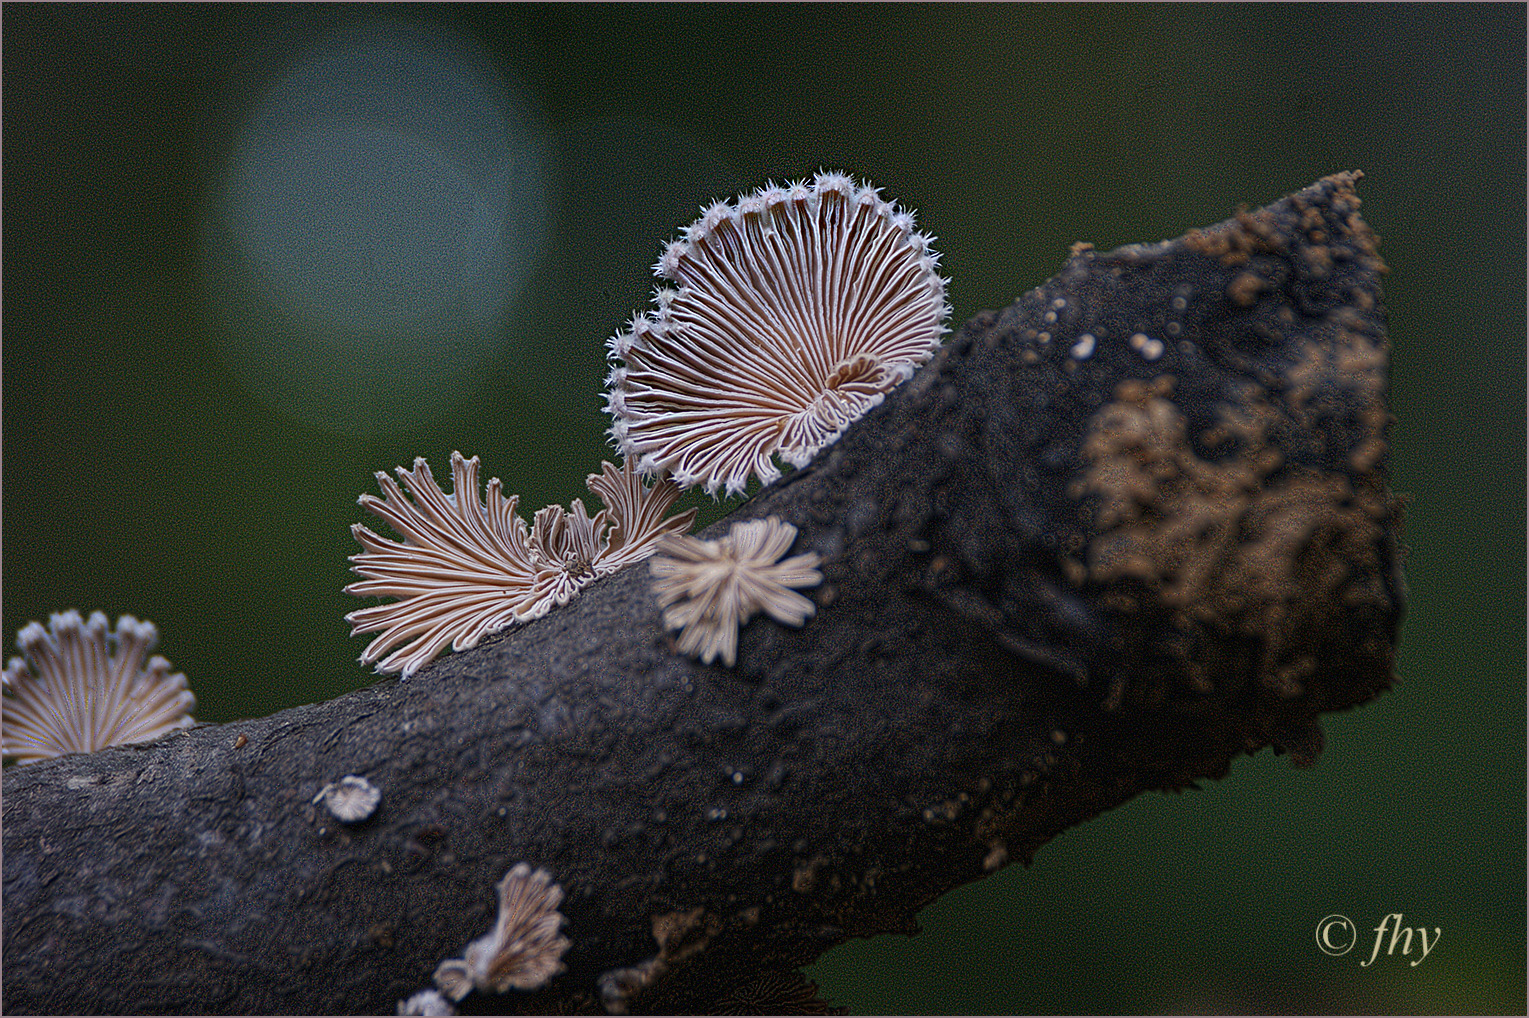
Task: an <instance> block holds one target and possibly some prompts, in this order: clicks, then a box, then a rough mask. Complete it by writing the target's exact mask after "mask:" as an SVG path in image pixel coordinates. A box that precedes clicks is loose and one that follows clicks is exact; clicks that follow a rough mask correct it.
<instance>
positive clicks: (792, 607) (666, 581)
mask: <svg viewBox="0 0 1529 1018" xmlns="http://www.w3.org/2000/svg"><path fill="white" fill-rule="evenodd" d="M795 540H796V528H795V527H793V526H792V525H791V524H789V523H786V522H784V521H782V520H781V519H779V518H777V517H775V516H770V517H766V518H765V519H762V520H745V521H744V522H742V523H737V524H734V525H733V527H732V528H731V529H730V530H729V531H728V532H727V534H726V535H725V536H723V537H722V538H720V539H718V540H715V541H702V540H700V539H698V538H694V537H687V536H684V535H675V536H672V537H666V538H665V539H664V540H663V541H662V542H661V543H660V544H659V551H658V554H656V555H654V556H653V558H652V559H651V561H650V562H649V565H648V568H649V570H650V571H651V572H652V574H653V577H654V579H653V592H654V594H655V595H656V596H657V597H658V603H659V605H660V606H661V607H662V608H663V609H664V622H665V624H666V625H668V626H669V627H670V628H671V629H678V630H680V638H679V648H680V650H681V651H683V652H684V653H686V654H689V655H691V656H692V657H699V658H700V659H701V661H702V662H703V663H706V664H710V663H711V662H712V661H714V660H716V659H717V658H719V657H720V658H721V659H722V663H723V664H725V665H727V666H728V667H732V665H733V663H734V661H735V660H736V658H737V653H738V627H739V626H741V625H743V624H744V623H745V622H747V621H748V620H749V619H751V618H753V617H754V615H755V614H756V613H758V612H764V613H765V614H766V615H769V616H770V617H771V618H772V619H774V620H775V621H776V622H780V623H783V624H785V625H788V626H800V625H802V624H803V623H804V622H805V621H806V620H807V619H808V618H809V617H810V616H811V615H812V614H813V612H814V610H815V608H814V605H813V603H812V601H811V600H810V599H808V598H806V597H803V596H802V595H801V594H798V593H797V592H796V591H795V590H792V589H791V588H793V587H797V588H801V587H815V586H817V585H818V584H819V583H822V582H823V574H822V573H820V572H818V569H817V567H818V565H819V564H821V562H822V559H821V557H820V556H818V555H817V554H816V553H815V552H808V553H807V554H805V555H794V556H792V557H791V558H788V559H785V560H784V561H782V560H781V556H782V555H784V554H785V553H786V552H787V551H788V550H790V548H791V543H792V542H793V541H795Z"/></svg>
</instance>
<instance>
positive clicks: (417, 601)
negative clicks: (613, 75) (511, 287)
mask: <svg viewBox="0 0 1529 1018" xmlns="http://www.w3.org/2000/svg"><path fill="white" fill-rule="evenodd" d="M930 241H931V238H930V237H929V236H927V235H925V234H923V233H919V232H918V231H917V230H915V229H914V223H913V215H912V213H910V212H907V211H904V210H901V209H899V208H898V206H897V205H896V204H895V203H893V202H888V201H885V200H883V199H882V198H881V196H880V192H879V191H878V190H877V189H876V188H873V187H870V186H869V185H860V184H857V183H856V182H855V181H854V180H853V179H852V178H850V177H848V176H846V175H845V174H842V173H819V174H818V175H817V176H816V177H814V178H813V180H812V181H811V182H810V183H808V182H806V181H801V182H797V183H793V184H790V185H788V186H785V187H778V186H773V185H772V186H768V187H765V188H763V189H761V190H759V191H756V192H754V193H752V194H747V195H743V196H740V197H739V199H738V201H737V204H729V203H726V202H717V203H715V204H713V205H712V206H710V207H709V208H707V209H705V210H704V212H703V215H702V216H701V218H700V219H698V220H696V222H694V223H692V224H691V225H690V226H688V227H686V228H685V230H684V231H683V235H682V236H681V237H680V239H678V240H675V241H673V242H672V243H670V244H669V245H667V246H666V247H665V249H664V251H663V254H662V257H660V258H659V261H658V264H657V265H656V266H655V267H654V271H655V273H656V274H657V275H658V276H659V277H660V278H661V279H662V280H665V281H666V285H662V286H660V287H658V288H657V289H656V290H655V294H654V305H655V307H654V309H653V310H650V311H647V312H644V313H642V314H639V315H636V316H635V317H634V318H633V319H632V320H631V321H630V322H629V323H628V326H627V328H626V329H624V330H623V331H621V332H619V333H618V334H617V335H615V336H614V337H613V338H612V339H611V340H610V341H609V343H608V347H609V358H610V361H611V365H612V367H611V371H610V374H609V376H608V378H607V380H606V385H607V393H606V406H607V409H608V410H609V412H610V414H611V416H612V419H613V423H612V425H611V428H610V435H611V437H612V439H613V440H614V443H615V445H616V446H617V448H618V450H619V451H620V453H621V455H622V457H623V458H624V459H623V463H622V465H621V466H620V467H617V466H615V465H613V464H611V463H602V464H601V470H600V473H598V474H591V475H589V477H588V479H587V484H588V486H589V489H590V491H591V492H592V493H594V494H595V495H597V496H599V498H600V501H601V503H602V505H603V508H601V509H600V510H599V511H598V512H597V513H595V514H594V515H593V516H591V515H590V514H589V512H588V510H586V509H585V507H584V503H583V502H582V501H581V500H579V499H574V500H573V502H572V503H571V504H570V505H569V507H568V508H567V509H564V508H563V507H562V506H548V507H546V508H544V509H541V510H539V511H538V512H536V513H535V515H534V516H533V517H532V520H531V523H530V524H529V525H528V524H527V523H526V521H525V520H524V519H523V518H521V516H520V515H519V514H518V508H519V499H518V498H517V497H516V496H514V495H505V494H504V493H503V491H502V489H501V485H500V482H499V480H498V479H497V478H495V479H493V480H490V481H489V482H488V484H487V486H486V488H485V489H484V490H483V491H482V492H481V493H480V489H479V463H478V458H477V457H476V456H475V457H472V458H471V459H468V458H465V457H463V456H462V454H461V453H459V452H454V453H452V456H451V468H452V490H451V492H450V493H447V492H444V491H442V490H441V488H440V486H439V485H438V484H437V483H436V481H435V478H434V477H433V476H432V475H431V472H430V468H429V466H428V465H427V464H426V463H425V461H424V460H423V459H417V460H415V462H414V468H413V469H412V470H406V469H404V468H403V467H399V468H397V474H398V480H397V481H395V480H394V479H393V478H391V477H389V476H388V475H387V474H385V473H378V474H377V481H378V484H379V485H380V486H381V488H382V497H381V498H378V497H376V496H374V495H370V494H367V495H362V496H361V498H360V503H361V505H362V506H363V507H365V508H366V509H367V510H368V511H370V512H372V513H374V514H375V515H376V516H378V517H380V518H381V519H383V520H385V521H386V522H387V523H388V525H389V526H391V527H392V528H393V530H394V531H396V532H397V533H398V535H399V536H400V538H401V539H400V540H393V539H390V538H386V537H382V536H379V535H378V534H377V533H375V532H373V531H372V530H371V529H369V528H368V527H365V526H362V525H360V524H356V525H355V526H353V527H352V533H353V534H354V535H355V537H356V539H357V540H358V541H359V542H360V543H361V546H362V549H363V550H362V551H361V552H360V553H358V554H356V555H353V556H351V562H352V563H353V567H352V568H353V569H354V570H355V572H356V573H358V574H359V575H361V576H362V577H363V579H362V580H360V581H358V582H356V583H352V584H350V585H349V586H348V587H346V588H345V589H346V591H347V592H349V593H352V594H357V595H362V596H382V597H388V598H394V599H395V600H392V601H389V602H387V603H383V604H378V605H373V606H371V607H368V608H362V609H359V610H357V611H354V612H351V613H350V614H349V615H347V616H346V620H347V621H348V622H350V623H351V624H352V627H353V628H352V634H356V633H371V632H374V633H377V634H378V635H377V636H376V637H375V638H373V639H372V641H371V642H370V643H369V644H368V645H367V647H366V649H365V650H364V651H363V652H362V654H361V660H362V662H363V663H366V664H373V665H376V667H377V668H378V670H379V671H383V672H401V673H402V676H403V677H404V678H408V677H409V676H411V675H413V674H414V673H415V672H417V671H418V670H419V669H420V668H421V667H423V666H424V665H425V664H427V663H428V662H429V661H431V660H433V659H434V658H435V657H436V656H437V655H438V654H439V653H440V652H441V651H442V650H444V649H446V648H447V647H448V646H449V647H450V648H451V649H452V650H464V649H466V648H469V647H473V646H476V645H477V643H478V642H479V641H480V640H481V639H482V638H483V637H484V636H486V635H487V634H489V633H494V632H497V631H499V630H501V629H504V628H505V627H507V626H511V625H514V624H517V623H522V622H526V621H529V620H531V619H534V618H537V617H539V616H541V615H544V614H546V613H547V612H548V611H550V610H552V609H553V608H555V607H557V606H559V605H563V604H566V603H568V601H569V600H570V599H571V598H572V597H573V596H574V595H575V594H577V593H578V592H579V591H580V590H581V589H583V588H584V587H585V586H587V585H589V584H590V583H592V582H593V581H595V580H597V579H599V578H600V577H602V576H607V575H609V574H610V573H613V572H615V571H616V570H618V569H621V568H623V567H625V566H628V565H632V564H634V563H636V562H639V561H642V560H644V559H648V558H650V557H652V564H651V571H652V574H653V577H654V583H653V591H654V596H655V598H656V599H657V600H658V602H659V605H660V607H661V608H662V609H663V618H664V622H665V625H666V626H668V627H670V628H672V629H675V630H678V631H679V638H678V641H677V646H678V647H679V649H680V650H681V651H682V652H683V653H686V654H690V655H693V656H695V657H698V658H700V659H701V660H702V661H703V662H706V663H711V662H714V661H717V660H719V659H720V661H721V662H722V663H723V664H724V665H727V666H729V667H730V666H732V665H733V664H734V663H735V662H736V655H737V633H738V627H739V626H742V625H743V624H744V623H746V622H747V621H748V620H749V619H750V618H752V617H753V616H754V615H756V614H759V613H761V612H763V613H765V614H767V615H769V616H770V617H771V618H772V619H774V620H775V621H777V622H780V623H783V624H786V625H792V626H800V625H802V624H803V623H804V622H805V621H806V619H807V618H809V617H810V616H811V615H812V614H813V611H814V606H813V603H812V601H811V600H810V599H808V598H807V597H804V596H803V595H801V594H800V593H798V592H797V591H798V590H801V589H805V588H810V587H813V586H815V585H817V584H819V583H821V582H822V574H821V573H819V572H818V571H817V566H818V565H819V564H820V559H819V557H818V556H817V555H816V554H812V553H807V554H801V555H796V556H792V557H789V558H786V557H785V556H786V554H787V552H788V551H789V550H790V548H791V545H792V543H793V542H794V541H795V538H796V528H795V527H793V526H791V525H790V524H789V523H786V522H784V521H782V520H780V519H777V518H775V517H770V518H768V519H764V520H750V521H747V522H744V523H740V524H737V525H736V526H734V527H733V528H732V529H731V530H730V532H729V533H728V534H726V535H725V536H723V537H722V538H721V539H719V540H716V541H701V540H698V539H695V538H691V537H686V536H683V535H684V534H685V532H686V531H688V530H689V529H690V526H691V524H692V523H693V522H694V519H695V511H694V510H690V511H688V512H684V513H680V514H677V515H674V516H666V514H667V513H668V512H669V510H670V509H671V508H672V507H673V505H674V503H675V501H676V500H677V499H678V498H679V496H680V494H681V493H682V492H683V491H684V490H685V489H688V488H692V487H697V486H699V487H701V488H704V490H705V491H706V492H707V493H708V494H711V495H713V496H714V497H715V496H716V495H717V493H718V491H719V490H725V492H726V493H727V494H728V495H735V494H738V493H741V492H742V491H743V490H744V488H745V487H746V485H747V484H748V482H749V481H750V479H751V478H757V479H758V480H759V481H760V482H761V483H763V484H769V483H771V482H772V481H774V480H776V479H777V478H779V477H780V473H781V472H780V468H779V467H778V466H777V465H776V463H775V458H776V457H779V458H780V459H782V460H784V461H785V462H787V463H789V464H791V465H792V466H794V467H801V466H803V465H805V464H806V463H807V462H808V461H809V460H811V459H812V457H813V456H814V455H816V454H817V453H818V451H819V450H821V449H822V448H823V447H824V446H826V445H828V444H830V443H832V442H833V441H834V440H836V439H837V438H838V437H839V435H840V434H841V433H842V432H843V431H844V429H845V428H847V427H848V426H849V425H850V424H851V423H853V422H854V421H855V420H856V419H858V418H859V417H860V416H861V415H863V414H864V413H865V412H866V411H867V410H869V409H870V408H871V407H873V406H875V405H876V404H877V403H879V402H880V401H881V399H882V398H883V396H884V395H885V394H886V393H887V392H888V391H889V390H890V389H891V388H892V387H893V386H895V385H897V384H898V383H899V382H901V381H903V380H904V379H906V378H908V377H909V376H910V375H911V374H912V373H913V371H914V369H915V368H917V367H918V366H919V365H920V364H922V363H924V362H925V361H927V360H928V359H929V358H930V357H932V356H933V355H934V352H935V350H936V349H938V348H939V345H940V340H941V337H942V336H943V335H944V333H945V332H946V331H947V329H946V328H945V321H946V319H947V318H948V317H949V314H950V307H949V305H948V304H947V303H946V302H945V283H946V281H945V280H944V279H943V278H942V277H941V276H940V275H939V273H938V271H937V266H938V262H939V256H938V255H936V254H935V253H934V251H933V250H932V249H931V248H930ZM645 478H650V479H651V481H650V482H649V481H645ZM400 484H401V485H402V486H401V487H400ZM156 639H157V631H156V630H155V629H154V627H153V626H152V625H151V624H149V623H146V622H144V623H140V622H138V621H137V620H136V619H134V618H132V617H131V616H123V617H122V618H121V619H120V620H119V621H118V624H117V628H116V630H115V631H114V632H112V633H110V634H108V632H107V629H106V617H105V616H104V615H102V614H100V613H96V614H94V615H92V616H91V617H90V620H89V621H88V622H86V621H85V620H83V619H82V618H81V617H80V615H79V613H78V612H66V613H64V614H62V615H55V616H53V617H52V619H51V620H50V622H49V627H48V628H47V629H44V628H43V627H42V626H40V625H38V624H37V623H35V622H34V623H31V624H30V625H28V626H27V627H26V628H24V629H23V630H22V631H21V634H20V637H19V639H18V643H19V645H20V648H21V651H22V655H23V656H22V657H17V658H13V659H12V660H11V662H10V665H9V667H7V668H6V669H5V673H4V695H3V697H0V704H3V708H4V713H3V725H0V749H3V752H4V755H6V756H8V757H14V758H15V759H17V760H18V761H20V762H23V763H26V762H31V761H35V760H40V759H44V758H47V757H50V756H58V755H61V754H63V753H72V752H90V751H93V750H96V749H101V748H104V747H105V746H109V745H118V744H122V743H128V742H141V741H147V740H151V739H155V738H158V737H160V736H162V735H165V734H167V733H168V732H170V731H173V730H176V729H178V728H184V727H187V726H189V725H191V724H192V723H193V722H192V720H191V717H190V711H191V710H192V709H193V707H194V705H195V702H196V701H195V698H194V697H193V696H192V695H191V693H190V692H189V691H188V690H187V688H186V680H185V676H183V675H180V674H172V673H171V672H170V666H169V662H167V661H166V660H165V659H164V658H162V657H155V658H152V659H151V660H149V661H148V663H147V665H145V664H144V660H143V659H144V656H145V654H146V653H147V651H148V650H149V649H151V648H152V647H153V645H154V642H155V640H156Z"/></svg>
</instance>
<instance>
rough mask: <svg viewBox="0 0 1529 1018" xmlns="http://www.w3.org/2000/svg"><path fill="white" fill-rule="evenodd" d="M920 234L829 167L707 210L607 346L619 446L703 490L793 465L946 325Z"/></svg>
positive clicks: (731, 487) (736, 488)
mask: <svg viewBox="0 0 1529 1018" xmlns="http://www.w3.org/2000/svg"><path fill="white" fill-rule="evenodd" d="M931 240H932V238H931V237H929V236H927V235H925V234H922V233H918V232H917V231H915V230H914V228H913V216H912V214H911V213H909V212H905V211H902V210H900V209H898V207H897V205H896V204H894V203H892V202H887V201H884V200H882V198H881V197H880V194H879V192H878V191H877V189H875V188H872V187H870V186H868V185H866V186H860V185H857V184H856V183H855V181H854V180H853V179H852V178H850V177H848V176H845V175H844V174H842V173H819V174H818V175H817V176H816V177H815V178H814V179H813V181H812V183H811V185H807V184H805V183H795V184H791V185H790V186H788V187H776V186H769V187H765V188H763V189H762V190H760V191H756V192H755V193H753V194H748V195H743V196H741V197H740V198H739V199H738V204H737V206H736V207H735V206H732V205H728V204H726V203H722V202H718V203H716V204H714V205H712V206H711V207H709V208H707V209H706V210H705V211H704V213H703V214H702V216H701V218H700V219H698V220H697V221H696V222H695V223H693V224H691V225H690V226H689V227H688V228H686V230H685V231H684V237H683V238H682V239H680V240H676V241H674V242H673V243H671V244H670V245H668V247H666V248H665V249H664V252H663V255H662V257H660V258H659V260H658V264H657V265H656V266H655V272H656V273H657V275H659V276H660V277H662V278H664V279H667V280H670V281H671V282H673V283H675V284H677V285H676V288H674V289H659V290H658V291H657V293H656V296H655V303H656V304H657V310H656V311H650V312H648V313H646V314H644V315H639V316H637V317H635V318H634V319H633V320H632V322H631V324H630V326H629V328H628V329H627V330H626V331H624V332H621V333H618V334H617V335H616V336H615V337H613V338H612V339H611V340H610V342H609V344H608V346H609V348H610V358H611V360H612V361H620V362H621V363H620V364H619V365H617V366H615V367H613V369H612V370H611V372H610V375H609V376H608V378H607V380H606V381H607V387H608V390H609V391H608V395H607V402H606V408H607V409H608V410H609V411H610V413H611V415H612V416H613V417H614V419H615V420H614V423H613V424H612V426H611V435H612V436H613V438H614V439H615V441H616V444H617V446H618V447H619V448H620V449H621V452H622V454H623V455H624V456H626V457H627V458H628V459H631V460H636V461H637V466H638V469H639V470H641V471H643V472H644V473H653V472H657V471H668V472H669V473H671V474H672V475H673V476H674V479H675V481H676V482H677V483H678V484H679V485H680V486H681V487H692V486H694V485H697V484H699V485H703V486H704V487H705V488H706V491H707V492H708V493H710V494H713V495H715V494H716V492H717V489H718V488H721V487H725V488H726V489H727V492H728V494H734V493H737V492H740V491H742V490H743V488H744V486H745V485H746V484H747V483H748V479H749V477H750V475H753V476H757V477H758V478H759V479H760V480H761V481H762V482H763V483H766V484H768V483H770V482H771V481H773V480H775V479H776V478H778V477H779V476H780V469H779V468H778V467H777V466H776V465H775V463H774V462H773V459H772V457H774V456H775V455H777V454H779V455H780V457H781V458H782V459H784V460H785V461H786V462H788V463H790V464H791V465H792V466H797V467H800V466H803V465H805V464H806V463H807V462H808V461H809V460H810V459H812V457H813V455H814V454H816V453H817V451H818V450H819V449H821V448H822V447H823V446H825V445H827V444H829V443H830V442H832V441H834V440H835V439H836V438H838V436H839V434H840V433H841V432H843V430H844V429H845V428H847V427H848V426H849V425H850V424H851V423H852V422H854V421H855V420H856V419H858V418H859V417H860V416H861V415H862V414H864V413H865V412H866V411H867V410H869V409H870V408H871V407H873V406H875V405H876V404H877V403H879V402H881V400H882V397H883V396H884V395H885V394H886V393H887V391H888V390H890V389H891V388H892V387H893V386H895V385H897V384H898V383H899V382H901V381H903V380H904V379H906V378H908V377H909V376H910V375H911V374H912V373H913V370H914V369H915V368H916V367H918V366H919V365H920V364H922V363H924V362H925V361H927V360H928V359H929V358H930V357H931V356H933V355H934V351H935V350H936V349H937V348H938V347H939V344H940V337H941V336H942V335H943V334H944V333H945V332H947V331H948V330H947V329H946V328H945V320H946V318H947V317H948V316H949V314H950V306H949V305H948V304H946V302H945V280H944V279H943V278H942V277H941V276H940V275H939V273H938V272H937V271H936V267H937V265H938V262H939V256H938V255H937V254H935V253H934V251H933V250H931V249H930V247H929V243H930V241H931Z"/></svg>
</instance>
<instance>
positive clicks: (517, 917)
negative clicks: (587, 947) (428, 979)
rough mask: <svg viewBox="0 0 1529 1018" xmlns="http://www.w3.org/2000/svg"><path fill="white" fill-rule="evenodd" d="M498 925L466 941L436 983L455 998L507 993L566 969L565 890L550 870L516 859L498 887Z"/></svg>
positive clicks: (441, 968) (535, 984) (440, 969)
mask: <svg viewBox="0 0 1529 1018" xmlns="http://www.w3.org/2000/svg"><path fill="white" fill-rule="evenodd" d="M497 890H498V892H499V916H498V919H497V920H496V921H495V923H494V928H493V929H492V930H490V931H488V932H487V933H485V934H484V935H483V936H481V937H479V938H478V939H477V940H474V941H473V942H472V943H470V944H468V945H467V950H466V951H464V952H463V954H462V957H460V958H449V959H447V960H446V961H443V962H441V964H440V965H439V966H438V967H437V968H436V970H435V985H436V986H437V987H439V988H440V991H441V992H442V993H443V994H445V995H446V996H447V997H448V998H449V999H451V1000H453V1001H460V1000H461V999H462V998H463V997H465V996H467V995H468V994H469V993H471V992H472V991H473V990H475V989H477V990H483V991H487V992H491V993H508V992H509V991H511V990H535V989H539V988H541V987H542V986H544V985H545V984H546V983H547V982H548V981H549V980H551V979H552V977H553V976H555V975H557V974H558V973H559V972H561V971H563V960H562V959H563V954H564V952H566V951H567V950H568V947H569V941H568V938H567V937H565V936H563V935H562V933H561V932H560V931H561V927H562V925H563V922H564V919H563V914H562V913H561V912H559V911H558V910H557V908H558V906H559V905H561V904H562V902H563V889H562V888H561V887H559V886H558V885H557V884H555V883H553V882H552V874H550V873H548V872H547V871H546V870H543V869H538V870H534V871H533V870H532V869H531V867H530V866H529V865H527V864H526V863H518V864H517V865H516V866H515V867H514V868H513V869H511V870H510V871H509V872H508V873H506V874H505V875H504V879H503V880H501V881H499V883H498V885H497Z"/></svg>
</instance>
